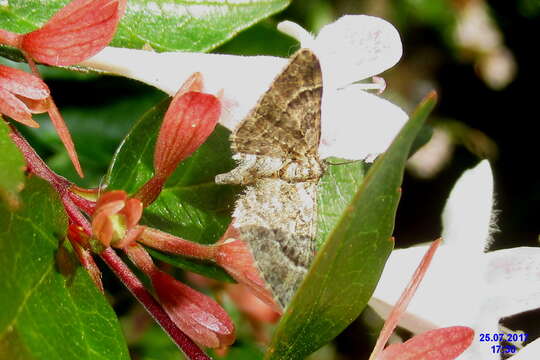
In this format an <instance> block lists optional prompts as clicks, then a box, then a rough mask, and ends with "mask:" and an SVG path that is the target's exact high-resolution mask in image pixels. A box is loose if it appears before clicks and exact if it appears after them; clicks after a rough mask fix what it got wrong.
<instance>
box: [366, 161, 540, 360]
mask: <svg viewBox="0 0 540 360" xmlns="http://www.w3.org/2000/svg"><path fill="white" fill-rule="evenodd" d="M492 199H493V179H492V174H491V169H490V167H489V163H488V162H487V161H483V162H481V163H480V164H479V165H478V166H477V167H476V168H474V169H472V170H469V171H467V172H465V173H464V174H463V175H462V177H461V178H460V180H459V181H458V183H457V184H456V186H455V188H454V189H453V190H452V193H451V194H450V197H449V199H448V202H447V204H446V207H445V210H444V212H443V228H444V230H443V239H444V243H443V245H441V246H440V248H439V250H438V251H437V253H436V254H435V256H434V258H433V261H432V263H431V266H430V268H429V270H428V272H427V274H426V276H425V278H424V281H423V282H422V284H421V285H420V287H419V288H418V291H417V293H416V294H415V296H414V298H413V300H412V301H411V303H410V304H409V307H408V309H407V312H406V313H405V314H404V316H403V318H402V320H401V321H400V326H403V327H405V328H407V329H409V330H410V331H412V332H414V333H421V332H424V331H427V330H431V329H435V328H440V327H447V326H453V325H463V326H470V327H472V328H474V329H475V332H476V338H475V340H474V341H473V344H472V345H471V347H470V348H469V349H468V350H467V351H466V352H464V353H463V354H462V355H461V356H460V357H459V358H458V359H460V360H473V359H474V360H492V359H493V358H494V357H493V356H494V355H493V352H492V350H491V348H490V347H491V345H494V344H493V343H488V342H480V341H479V338H478V336H479V335H478V334H480V333H485V334H494V333H500V331H499V327H498V323H499V320H500V319H501V318H502V317H506V316H510V315H514V314H517V313H520V312H524V311H528V310H531V309H535V308H537V307H540V286H539V285H540V248H536V247H517V248H511V249H504V250H496V251H492V252H484V248H485V246H486V243H487V241H488V240H487V239H489V229H490V226H491V224H490V218H491V209H492V205H493V200H492ZM426 248H427V247H426V246H417V247H411V248H408V249H399V250H394V251H393V252H392V254H391V255H390V258H389V259H388V262H387V264H386V267H385V269H384V272H383V275H382V277H381V280H380V281H379V284H378V286H377V289H376V290H375V293H374V294H373V298H372V299H371V300H370V305H371V306H372V307H373V308H374V309H375V311H377V312H378V313H379V314H380V315H381V316H383V317H386V315H387V313H388V311H389V309H390V307H391V305H392V304H394V303H395V301H396V300H397V298H398V297H399V295H400V293H401V290H402V287H403V285H402V284H404V283H407V281H408V279H409V278H410V276H411V274H412V273H413V271H414V269H415V268H416V266H417V264H418V262H419V261H420V259H421V257H422V256H423V254H424V253H425V251H426ZM495 345H497V344H495Z"/></svg>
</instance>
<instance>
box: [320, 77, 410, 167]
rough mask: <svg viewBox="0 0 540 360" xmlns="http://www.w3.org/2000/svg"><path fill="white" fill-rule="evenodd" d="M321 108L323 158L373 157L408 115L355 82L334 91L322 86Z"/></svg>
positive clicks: (370, 159)
mask: <svg viewBox="0 0 540 360" xmlns="http://www.w3.org/2000/svg"><path fill="white" fill-rule="evenodd" d="M321 110H322V119H321V131H322V136H321V145H320V146H319V152H320V154H321V157H322V158H327V157H330V156H336V157H340V158H345V159H351V160H354V159H366V160H368V161H372V160H373V159H374V157H375V156H377V155H378V154H380V153H382V152H384V151H385V150H386V149H387V148H388V146H389V145H390V143H391V142H392V140H393V139H394V137H395V136H396V134H397V133H398V132H399V130H400V129H401V127H402V126H403V124H404V123H405V122H406V121H407V119H408V116H407V114H406V113H405V112H404V111H403V110H401V109H400V108H399V107H398V106H396V105H394V104H392V103H391V102H389V101H387V100H384V99H382V98H380V97H378V96H375V95H373V94H369V93H367V92H365V91H362V90H359V89H357V88H355V86H354V85H351V86H348V87H346V88H344V89H341V90H337V91H332V90H331V89H328V88H324V93H323V105H322V109H321Z"/></svg>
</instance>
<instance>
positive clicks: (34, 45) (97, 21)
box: [19, 0, 126, 66]
mask: <svg viewBox="0 0 540 360" xmlns="http://www.w3.org/2000/svg"><path fill="white" fill-rule="evenodd" d="M125 6H126V0H74V1H72V2H71V3H69V4H68V5H66V6H64V7H63V8H62V9H60V10H59V11H58V12H57V13H56V14H55V15H54V16H53V17H52V18H51V19H50V20H49V21H48V22H47V23H46V24H45V25H43V26H42V27H41V28H39V29H38V30H35V31H32V32H30V33H28V34H25V35H23V36H22V40H21V41H20V46H19V47H20V48H21V49H22V50H23V51H25V52H26V53H27V54H28V55H30V57H32V58H33V59H35V60H36V61H38V62H41V63H44V64H48V65H54V66H69V65H74V64H77V63H79V62H81V61H83V60H85V59H87V58H89V57H91V56H92V55H94V54H96V53H98V52H99V51H100V50H102V49H103V48H104V47H105V46H107V45H108V44H109V42H111V40H112V38H113V36H114V33H115V32H116V27H117V25H118V22H119V21H120V18H121V17H122V15H123V13H124V10H125Z"/></svg>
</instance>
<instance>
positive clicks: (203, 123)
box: [154, 91, 221, 178]
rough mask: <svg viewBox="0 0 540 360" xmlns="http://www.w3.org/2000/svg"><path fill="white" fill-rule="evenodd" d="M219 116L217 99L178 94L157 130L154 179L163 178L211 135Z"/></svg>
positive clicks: (204, 95) (200, 95) (201, 94)
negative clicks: (155, 177)
mask: <svg viewBox="0 0 540 360" xmlns="http://www.w3.org/2000/svg"><path fill="white" fill-rule="evenodd" d="M220 113H221V105H220V102H219V100H218V98H217V97H215V96H213V95H210V94H204V93H201V92H194V91H190V92H187V93H182V94H180V95H179V94H177V95H176V96H175V97H174V99H173V100H172V102H171V105H170V106H169V109H168V110H167V113H166V114H165V118H164V119H163V124H162V125H161V129H160V130H159V135H158V138H157V142H156V150H155V153H154V168H155V172H156V176H157V177H160V178H166V177H167V176H169V175H170V174H171V173H172V172H173V171H174V169H175V168H176V166H177V165H178V164H179V163H180V162H181V161H182V160H184V159H185V158H187V157H188V156H190V155H191V154H192V153H193V152H194V151H195V150H197V149H198V148H199V146H201V145H202V144H203V143H204V142H205V141H206V139H207V138H208V136H210V134H211V133H212V131H214V128H215V127H216V124H217V122H218V120H219V115H220Z"/></svg>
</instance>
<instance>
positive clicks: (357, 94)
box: [80, 15, 407, 160]
mask: <svg viewBox="0 0 540 360" xmlns="http://www.w3.org/2000/svg"><path fill="white" fill-rule="evenodd" d="M279 28H280V29H281V30H282V31H286V32H287V33H288V34H292V35H294V36H297V37H300V39H299V40H300V41H301V42H302V46H304V47H309V48H311V49H312V50H313V51H314V52H315V53H316V54H317V56H318V57H319V59H320V62H321V66H322V70H323V82H324V83H323V86H324V89H323V105H322V119H321V124H322V125H321V132H322V135H321V146H320V155H321V157H322V158H326V157H329V156H337V157H342V158H347V159H366V158H367V159H368V160H371V159H373V158H374V157H375V156H376V155H378V154H380V153H381V152H383V151H385V150H386V148H387V147H388V145H389V144H390V142H391V141H392V139H393V138H394V136H395V135H396V134H397V132H398V131H399V129H400V128H401V126H402V125H403V123H404V122H405V121H406V120H407V115H406V114H405V113H404V112H403V111H402V110H401V109H400V108H399V107H397V106H395V105H393V104H392V103H390V102H388V101H386V100H384V99H382V98H380V97H378V96H376V95H373V94H370V93H368V92H366V91H365V90H369V89H374V90H382V89H383V88H384V84H381V82H380V81H379V80H378V79H376V80H375V81H374V83H367V84H366V83H357V84H353V83H354V82H357V81H359V80H363V79H366V78H369V77H371V76H374V75H377V74H378V73H380V72H382V71H384V70H386V69H388V68H390V67H391V66H393V65H394V64H395V63H396V62H397V61H398V60H399V58H400V57H401V52H402V49H401V40H400V38H399V34H398V33H397V31H396V29H395V28H394V27H393V26H392V25H390V24H389V23H388V22H386V21H384V20H382V19H379V18H375V17H370V16H362V15H354V16H352V15H349V16H344V17H342V18H340V19H339V20H337V21H336V22H334V23H332V24H329V25H327V26H325V27H324V28H323V29H322V30H321V32H320V33H319V35H318V36H317V37H316V38H312V37H311V35H309V33H307V32H306V31H305V30H304V29H302V28H300V27H299V26H298V25H296V24H293V23H291V22H284V23H282V24H280V26H279ZM262 40H263V39H261V41H262ZM286 63H287V59H283V58H278V57H271V56H233V55H219V54H198V53H182V52H173V53H171V52H169V53H154V52H150V51H143V50H132V49H120V48H110V47H109V48H105V49H104V50H103V51H102V52H101V53H99V54H97V55H96V56H94V57H93V58H91V59H89V60H87V61H85V62H83V63H81V64H80V65H82V66H85V67H89V68H92V69H96V70H102V71H106V72H109V73H113V74H118V75H122V76H126V77H129V78H132V79H136V80H139V81H142V82H145V83H147V84H150V85H153V86H155V87H157V88H159V89H161V90H163V91H165V92H166V93H168V94H170V95H173V94H175V93H176V91H177V90H178V88H179V87H180V85H181V84H182V83H183V81H184V80H185V79H186V78H187V77H188V76H189V75H191V74H192V73H194V72H196V71H199V72H201V73H202V74H203V77H204V83H205V91H206V92H210V93H219V92H220V91H221V90H223V103H224V114H223V115H222V118H221V120H220V123H221V124H222V125H224V126H226V127H228V128H229V129H231V130H232V129H234V127H235V126H236V124H237V123H238V122H239V121H241V120H242V119H243V118H244V117H245V116H246V114H247V113H248V111H249V110H250V109H251V108H252V107H253V106H254V105H255V104H256V102H257V100H258V99H259V97H260V96H261V95H262V94H263V93H264V92H265V91H266V90H267V89H268V87H269V85H270V84H271V82H272V80H273V79H274V77H275V76H276V75H277V74H278V73H279V72H280V71H281V69H282V68H283V67H284V66H285V64H286Z"/></svg>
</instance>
